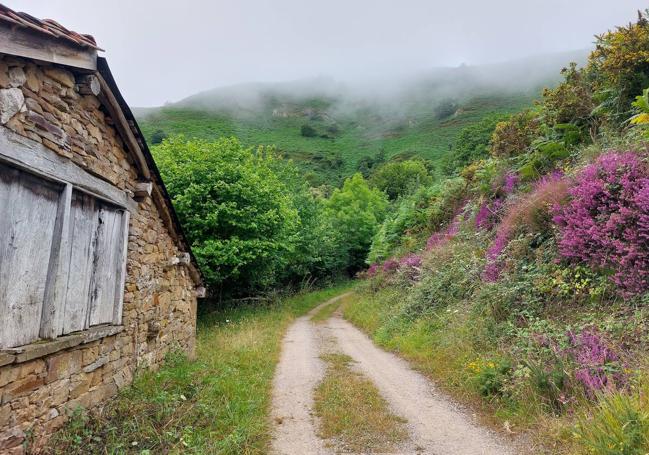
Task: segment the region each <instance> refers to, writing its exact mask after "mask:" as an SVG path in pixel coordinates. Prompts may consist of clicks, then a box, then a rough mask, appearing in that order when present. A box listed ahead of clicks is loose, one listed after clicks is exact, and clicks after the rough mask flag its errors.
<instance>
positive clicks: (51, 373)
mask: <svg viewBox="0 0 649 455" xmlns="http://www.w3.org/2000/svg"><path fill="white" fill-rule="evenodd" d="M80 370H81V351H79V350H76V351H65V352H62V353H61V354H57V355H55V356H52V357H50V358H48V359H47V382H48V383H49V382H53V381H56V380H57V379H63V378H66V377H69V376H71V375H72V374H74V373H76V372H78V371H80Z"/></svg>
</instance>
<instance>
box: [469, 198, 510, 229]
mask: <svg viewBox="0 0 649 455" xmlns="http://www.w3.org/2000/svg"><path fill="white" fill-rule="evenodd" d="M503 205H504V202H503V200H502V199H496V200H494V201H492V202H484V203H483V204H482V205H481V206H480V208H479V209H478V213H477V214H476V216H475V227H476V228H478V229H482V230H483V231H490V230H491V229H493V227H494V226H495V225H496V223H497V221H498V215H499V213H500V211H501V210H502V208H503Z"/></svg>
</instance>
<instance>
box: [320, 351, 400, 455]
mask: <svg viewBox="0 0 649 455" xmlns="http://www.w3.org/2000/svg"><path fill="white" fill-rule="evenodd" d="M322 358H323V360H324V361H325V362H327V371H326V372H325V376H324V379H323V380H322V382H321V383H320V385H319V386H318V387H317V388H316V390H315V396H314V399H315V407H314V410H315V414H316V416H318V418H319V420H318V422H319V426H320V433H319V435H320V437H322V438H323V439H325V440H327V441H328V443H329V444H330V445H331V446H332V447H333V448H334V449H337V450H340V451H342V452H350V453H390V452H392V451H393V450H394V449H396V448H398V446H399V444H400V443H403V442H404V441H406V440H407V438H408V432H407V430H406V427H405V423H406V422H405V420H404V419H402V418H400V417H398V416H395V415H394V414H393V413H392V412H390V409H389V407H388V403H387V402H386V401H385V399H384V398H383V397H381V395H380V393H379V391H378V389H377V388H376V386H375V385H374V384H372V382H371V381H370V380H369V379H367V378H365V377H364V376H363V375H362V374H360V373H358V372H356V371H354V369H353V365H352V363H353V360H352V359H351V358H350V357H349V356H346V355H344V354H339V353H329V354H325V355H323V356H322Z"/></svg>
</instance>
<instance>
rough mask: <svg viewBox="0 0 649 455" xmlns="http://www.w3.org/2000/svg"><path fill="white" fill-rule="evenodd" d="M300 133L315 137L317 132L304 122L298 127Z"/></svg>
mask: <svg viewBox="0 0 649 455" xmlns="http://www.w3.org/2000/svg"><path fill="white" fill-rule="evenodd" d="M300 134H301V135H302V136H304V137H316V136H317V135H318V132H317V131H316V129H315V128H314V127H312V126H311V125H308V124H304V125H302V126H301V127H300Z"/></svg>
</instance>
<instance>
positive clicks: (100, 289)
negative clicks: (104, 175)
mask: <svg viewBox="0 0 649 455" xmlns="http://www.w3.org/2000/svg"><path fill="white" fill-rule="evenodd" d="M122 213H123V212H122V211H118V210H116V209H115V208H113V207H110V206H108V205H106V204H100V205H99V225H98V228H97V230H96V234H95V238H94V240H93V242H94V244H95V248H94V254H93V277H92V279H91V285H90V306H89V314H88V316H89V318H88V326H89V327H91V326H94V325H98V324H105V323H108V322H113V317H114V309H115V294H116V292H115V291H116V284H115V282H116V280H117V268H118V267H117V263H118V257H119V258H121V254H120V253H121V251H118V250H119V245H120V243H121V240H120V239H121V237H122V234H121V227H122V222H121V218H122ZM120 265H121V264H120Z"/></svg>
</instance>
